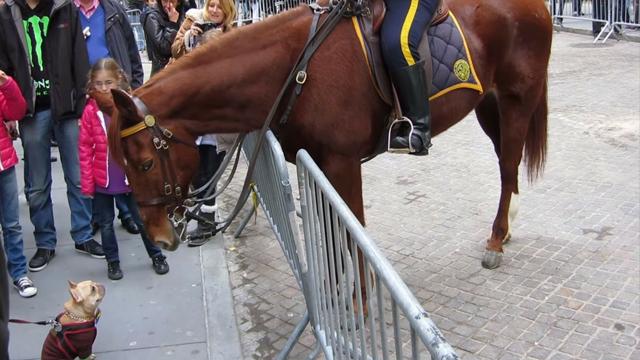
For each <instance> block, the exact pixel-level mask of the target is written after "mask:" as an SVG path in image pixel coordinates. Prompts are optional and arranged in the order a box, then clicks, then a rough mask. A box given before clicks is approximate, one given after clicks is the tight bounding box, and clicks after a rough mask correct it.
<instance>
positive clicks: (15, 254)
mask: <svg viewBox="0 0 640 360" xmlns="http://www.w3.org/2000/svg"><path fill="white" fill-rule="evenodd" d="M19 220H20V210H19V208H18V180H17V178H16V168H15V167H12V168H10V169H7V170H5V171H3V172H0V225H2V238H3V239H4V251H5V252H6V255H7V267H8V269H9V275H10V276H11V278H12V279H13V280H14V281H15V280H18V279H19V278H21V277H23V276H24V275H26V274H27V259H26V258H25V257H24V251H23V241H22V227H21V226H20V221H19ZM0 271H4V268H1V269H0Z"/></svg>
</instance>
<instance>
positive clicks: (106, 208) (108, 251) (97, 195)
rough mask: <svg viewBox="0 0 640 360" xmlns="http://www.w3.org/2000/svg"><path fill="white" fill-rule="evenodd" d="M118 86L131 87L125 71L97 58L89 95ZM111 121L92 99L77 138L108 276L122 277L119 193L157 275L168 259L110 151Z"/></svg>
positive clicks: (84, 182)
mask: <svg viewBox="0 0 640 360" xmlns="http://www.w3.org/2000/svg"><path fill="white" fill-rule="evenodd" d="M116 88H120V89H123V90H125V91H129V90H130V87H129V84H128V82H127V78H126V75H125V73H124V71H123V70H122V69H121V68H120V66H118V64H117V63H116V62H115V60H113V59H111V58H104V59H101V60H98V62H96V63H95V65H93V67H92V68H91V71H90V72H89V81H88V84H87V93H88V94H89V95H90V96H91V95H92V94H93V95H94V96H97V95H102V96H105V95H106V96H110V92H111V89H116ZM110 120H111V118H110V117H109V115H108V114H106V113H103V112H102V111H101V110H100V109H99V108H98V104H97V103H96V100H94V99H93V98H90V99H89V100H88V102H87V106H86V107H85V109H84V113H83V114H82V118H81V120H80V135H79V141H78V142H79V145H78V146H79V153H80V184H81V187H82V193H83V194H85V195H88V196H93V202H94V209H95V212H96V218H95V221H96V222H97V223H98V225H99V226H100V235H101V237H102V248H103V249H104V253H105V257H106V259H107V275H108V276H109V279H111V280H120V279H122V270H121V269H120V260H119V258H118V243H117V241H116V236H115V233H114V231H113V218H114V210H113V203H114V200H115V198H116V197H118V196H119V197H122V200H124V202H126V204H127V205H128V206H129V208H130V210H131V215H132V216H133V220H134V221H135V222H136V224H137V225H138V228H139V229H141V232H140V234H141V236H142V242H143V243H144V247H145V248H146V250H147V253H148V254H149V257H150V258H151V260H152V264H153V269H154V270H155V272H156V273H157V274H166V273H167V272H169V265H168V264H167V261H166V258H165V256H164V255H163V254H162V251H161V250H160V248H158V247H157V246H156V245H155V244H153V243H152V242H151V241H150V240H149V237H148V236H147V233H146V231H145V230H144V228H143V226H142V221H141V219H140V214H139V213H138V208H137V206H136V204H135V201H134V200H133V197H132V195H131V189H130V188H129V186H128V184H127V181H126V178H125V174H124V171H123V170H122V168H121V167H120V166H119V165H118V164H117V163H116V162H115V161H113V159H112V158H111V155H110V154H109V149H108V142H107V135H106V129H107V127H108V126H109V121H110Z"/></svg>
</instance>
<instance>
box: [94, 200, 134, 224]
mask: <svg viewBox="0 0 640 360" xmlns="http://www.w3.org/2000/svg"><path fill="white" fill-rule="evenodd" d="M116 207H117V208H118V219H120V221H124V220H127V219H129V218H131V211H130V210H129V207H128V206H127V200H126V199H124V198H123V195H116ZM92 211H93V213H92V217H91V219H92V220H91V221H92V222H94V223H97V222H96V221H95V219H96V214H97V212H98V211H97V210H96V207H95V204H93V206H92Z"/></svg>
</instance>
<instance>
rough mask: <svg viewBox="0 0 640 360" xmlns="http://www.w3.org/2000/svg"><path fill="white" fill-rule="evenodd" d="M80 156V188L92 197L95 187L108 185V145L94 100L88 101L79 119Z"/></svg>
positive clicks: (104, 124)
mask: <svg viewBox="0 0 640 360" xmlns="http://www.w3.org/2000/svg"><path fill="white" fill-rule="evenodd" d="M78 150H79V156H80V188H81V191H82V193H83V194H85V195H90V196H91V195H93V193H94V192H95V189H96V185H99V186H102V187H107V186H108V184H109V169H108V162H109V145H108V141H107V128H106V123H105V119H104V114H103V113H102V111H101V110H100V109H99V108H98V104H97V103H96V101H95V100H94V99H89V100H88V101H87V105H86V106H85V108H84V112H83V113H82V118H80V135H79V138H78Z"/></svg>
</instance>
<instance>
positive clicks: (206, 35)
mask: <svg viewBox="0 0 640 360" xmlns="http://www.w3.org/2000/svg"><path fill="white" fill-rule="evenodd" d="M235 18H236V6H235V3H234V1H233V0H206V1H205V3H204V6H203V7H202V9H191V10H189V11H187V14H186V16H185V20H184V22H183V23H182V26H180V30H179V31H178V35H176V38H175V40H174V41H173V45H172V46H171V54H172V55H173V57H174V58H175V59H177V58H179V57H181V56H182V55H184V54H186V53H188V52H190V51H191V50H193V49H194V48H196V47H197V46H199V45H201V44H203V43H204V42H207V41H209V40H211V39H213V38H215V37H216V36H218V35H220V34H222V33H223V32H227V31H229V30H231V28H232V26H233V21H234V20H235ZM211 56H216V54H211ZM196 144H197V145H198V151H199V153H200V167H199V169H198V173H197V174H196V177H195V179H194V181H193V185H194V186H195V187H196V188H198V187H200V186H202V185H204V184H206V183H207V181H208V180H209V179H210V178H212V177H213V175H214V174H215V173H216V171H217V170H218V167H220V164H221V163H222V160H223V159H224V155H225V152H224V151H221V152H220V153H218V139H217V138H216V135H214V134H207V135H204V136H201V137H198V138H197V139H196ZM202 196H204V194H202ZM215 205H216V199H210V200H207V201H205V202H204V204H202V205H201V206H200V208H199V210H198V213H199V215H200V217H201V218H202V219H205V220H206V221H198V226H197V228H196V229H195V230H193V231H190V232H188V233H187V240H188V245H189V246H191V247H194V246H200V245H203V244H205V243H206V242H207V241H209V240H211V239H212V238H213V236H214V235H215V234H216V233H217V231H218V229H217V228H216V226H215V218H216V217H215V211H216V206H215Z"/></svg>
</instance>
